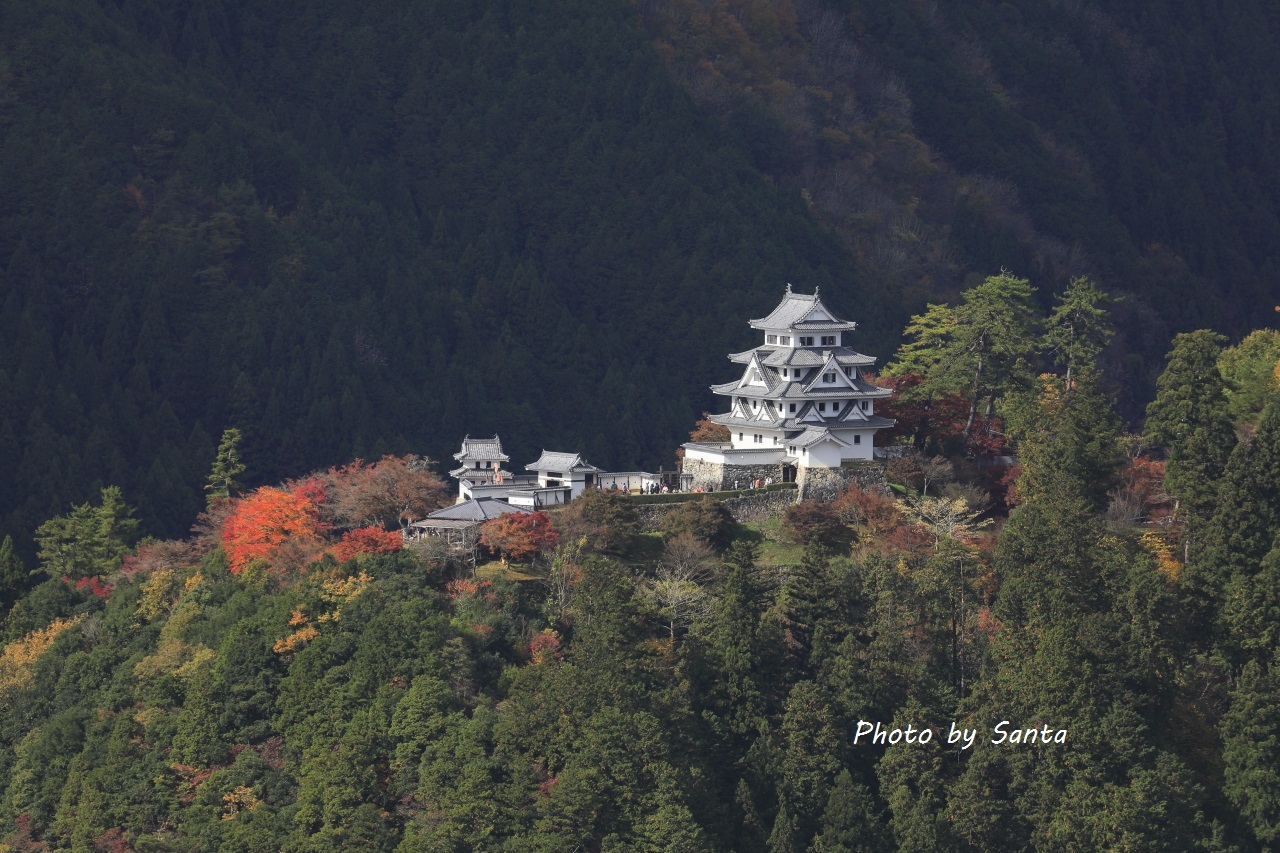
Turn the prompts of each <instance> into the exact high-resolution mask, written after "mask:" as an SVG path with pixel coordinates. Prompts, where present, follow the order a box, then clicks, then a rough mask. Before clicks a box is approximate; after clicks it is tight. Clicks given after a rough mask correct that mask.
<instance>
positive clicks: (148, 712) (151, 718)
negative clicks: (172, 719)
mask: <svg viewBox="0 0 1280 853" xmlns="http://www.w3.org/2000/svg"><path fill="white" fill-rule="evenodd" d="M164 716H165V714H164V709H163V708H141V709H139V710H137V711H135V712H134V713H133V721H134V722H135V723H137V724H138V725H140V726H142V728H144V729H149V728H151V727H152V726H154V725H155V724H156V723H157V722H158V721H160V720H162V719H164Z"/></svg>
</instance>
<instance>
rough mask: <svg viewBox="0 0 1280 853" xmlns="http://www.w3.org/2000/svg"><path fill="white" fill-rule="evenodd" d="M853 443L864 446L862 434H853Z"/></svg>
mask: <svg viewBox="0 0 1280 853" xmlns="http://www.w3.org/2000/svg"><path fill="white" fill-rule="evenodd" d="M853 443H854V444H862V433H860V432H856V433H854V434H853Z"/></svg>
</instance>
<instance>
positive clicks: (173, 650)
mask: <svg viewBox="0 0 1280 853" xmlns="http://www.w3.org/2000/svg"><path fill="white" fill-rule="evenodd" d="M199 616H200V605H198V604H196V603H194V602H190V601H186V600H183V601H180V602H179V603H178V606H177V607H175V608H174V610H173V613H172V614H170V616H169V621H168V622H166V623H165V626H164V627H163V628H161V629H160V640H159V642H158V643H157V645H156V651H155V654H153V655H148V656H147V657H145V658H143V659H142V660H140V661H138V663H137V665H136V666H135V667H134V668H133V673H134V675H136V676H138V677H139V678H155V677H157V676H160V675H166V674H169V673H172V674H173V675H176V676H178V677H179V678H182V679H185V680H191V679H192V678H194V677H196V676H197V675H198V674H199V672H200V669H201V667H203V666H204V664H206V663H208V662H210V661H212V660H213V658H214V657H215V652H214V651H213V650H212V649H210V648H209V647H208V646H204V645H194V646H193V645H191V644H190V643H188V642H186V641H185V640H184V639H182V635H183V634H184V633H185V632H186V630H187V628H189V627H190V626H191V623H193V622H195V620H196V619H197V618H198V617H199Z"/></svg>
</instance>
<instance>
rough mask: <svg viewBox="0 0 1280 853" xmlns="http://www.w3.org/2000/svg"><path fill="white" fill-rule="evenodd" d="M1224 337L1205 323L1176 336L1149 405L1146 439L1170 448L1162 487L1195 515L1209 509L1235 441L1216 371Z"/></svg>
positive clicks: (1203, 514) (1207, 512)
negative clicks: (1197, 329)
mask: <svg viewBox="0 0 1280 853" xmlns="http://www.w3.org/2000/svg"><path fill="white" fill-rule="evenodd" d="M1224 340H1225V339H1224V338H1223V337H1222V336H1221V335H1218V334H1216V333H1214V332H1211V331H1208V330H1207V329H1201V330H1200V331H1197V332H1187V333H1185V334H1181V335H1178V336H1177V337H1175V338H1174V339H1173V349H1172V350H1171V351H1170V352H1169V362H1168V364H1167V365H1166V366H1165V369H1164V373H1162V374H1160V378H1159V380H1157V382H1156V385H1157V387H1158V389H1159V390H1158V391H1157V392H1156V398H1155V399H1154V400H1153V401H1151V404H1150V405H1149V406H1147V424H1146V435H1147V439H1148V440H1149V441H1151V442H1152V443H1154V444H1158V445H1162V446H1164V447H1165V448H1166V450H1167V451H1168V454H1169V461H1168V464H1167V466H1166V467H1165V488H1166V489H1167V490H1168V492H1169V494H1171V495H1173V496H1174V497H1175V498H1177V499H1178V500H1179V501H1180V502H1181V503H1182V504H1183V505H1184V506H1185V507H1186V509H1187V511H1188V512H1189V513H1190V514H1191V515H1192V516H1193V517H1195V518H1199V519H1206V518H1208V517H1209V515H1210V513H1212V511H1213V505H1214V501H1215V499H1216V497H1217V492H1218V484H1219V482H1221V480H1222V475H1223V472H1224V471H1225V470H1226V467H1227V462H1228V459H1229V458H1230V455H1231V450H1232V448H1233V447H1234V446H1235V443H1236V440H1235V432H1234V431H1233V430H1232V428H1231V418H1230V415H1229V414H1228V410H1227V398H1226V395H1225V394H1224V393H1223V391H1224V386H1223V382H1222V374H1221V373H1220V372H1219V371H1218V358H1219V356H1221V354H1222V343H1223V341H1224Z"/></svg>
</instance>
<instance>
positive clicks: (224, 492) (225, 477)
mask: <svg viewBox="0 0 1280 853" xmlns="http://www.w3.org/2000/svg"><path fill="white" fill-rule="evenodd" d="M241 440H242V436H241V435H240V430H238V429H236V428H235V427H231V428H230V429H227V430H223V432H222V441H220V442H219V443H218V455H217V457H216V458H215V459H214V460H213V470H211V471H210V472H209V483H208V485H206V486H205V487H204V488H205V490H206V491H207V492H208V493H209V498H208V500H209V503H210V504H212V503H213V502H214V501H216V500H218V499H220V498H223V499H225V498H229V497H231V495H232V494H233V493H235V492H238V491H240V477H241V476H242V475H243V474H244V472H245V465H244V462H243V461H241V459H240V442H241Z"/></svg>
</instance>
